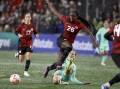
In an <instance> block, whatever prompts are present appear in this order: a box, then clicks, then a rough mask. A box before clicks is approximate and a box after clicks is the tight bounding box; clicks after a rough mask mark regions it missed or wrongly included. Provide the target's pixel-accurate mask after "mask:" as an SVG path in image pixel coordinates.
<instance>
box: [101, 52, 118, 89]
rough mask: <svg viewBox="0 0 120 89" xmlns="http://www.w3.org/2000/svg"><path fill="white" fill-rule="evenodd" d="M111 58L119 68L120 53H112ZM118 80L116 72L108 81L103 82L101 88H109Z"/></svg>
mask: <svg viewBox="0 0 120 89" xmlns="http://www.w3.org/2000/svg"><path fill="white" fill-rule="evenodd" d="M112 59H113V61H114V62H115V64H116V66H117V67H118V68H120V54H112ZM118 82H120V73H118V74H116V76H114V77H113V78H112V79H111V80H110V81H109V82H107V83H105V84H103V85H102V86H101V89H109V88H110V86H112V85H113V84H115V83H118Z"/></svg>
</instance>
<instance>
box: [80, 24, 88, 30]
mask: <svg viewBox="0 0 120 89" xmlns="http://www.w3.org/2000/svg"><path fill="white" fill-rule="evenodd" d="M79 29H87V27H86V26H85V24H83V23H80V24H79Z"/></svg>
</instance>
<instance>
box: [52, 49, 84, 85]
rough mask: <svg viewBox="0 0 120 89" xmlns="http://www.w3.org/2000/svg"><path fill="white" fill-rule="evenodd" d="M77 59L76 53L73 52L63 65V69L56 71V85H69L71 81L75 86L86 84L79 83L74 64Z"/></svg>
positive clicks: (54, 76)
mask: <svg viewBox="0 0 120 89" xmlns="http://www.w3.org/2000/svg"><path fill="white" fill-rule="evenodd" d="M75 57H76V53H75V51H71V52H70V53H69V55H68V57H67V59H66V61H65V63H63V64H62V69H60V70H57V71H55V73H54V75H53V83H54V84H69V82H70V81H71V82H72V83H74V84H84V83H82V82H81V81H79V80H78V79H77V78H76V77H75V75H76V65H75V63H74V61H75Z"/></svg>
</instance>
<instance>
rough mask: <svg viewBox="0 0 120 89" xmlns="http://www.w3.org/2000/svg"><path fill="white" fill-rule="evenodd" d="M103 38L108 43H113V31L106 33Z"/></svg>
mask: <svg viewBox="0 0 120 89" xmlns="http://www.w3.org/2000/svg"><path fill="white" fill-rule="evenodd" d="M104 37H105V38H106V39H107V40H109V41H113V40H114V37H113V30H110V31H108V32H107V33H106V34H105V35H104Z"/></svg>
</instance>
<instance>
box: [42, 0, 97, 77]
mask: <svg viewBox="0 0 120 89" xmlns="http://www.w3.org/2000/svg"><path fill="white" fill-rule="evenodd" d="M47 3H48V7H49V9H50V10H51V12H52V13H53V14H54V15H56V16H57V17H58V18H59V19H60V20H61V21H62V22H63V24H64V31H63V33H62V34H61V35H60V37H58V39H57V45H58V47H59V48H60V54H59V58H58V61H57V62H55V63H53V64H52V65H51V66H48V67H47V69H46V71H45V74H44V77H47V75H48V72H49V71H50V70H53V69H56V68H57V67H58V66H59V67H60V66H62V64H63V63H64V61H65V59H66V57H67V56H68V54H69V52H70V51H71V50H72V44H73V43H74V40H75V38H76V35H77V34H78V33H79V31H80V30H83V31H85V32H86V33H88V34H89V35H90V37H91V39H92V42H93V45H94V47H95V46H96V41H95V39H94V37H93V35H92V33H91V32H90V30H88V28H87V27H86V26H85V25H84V24H83V23H82V22H81V21H80V20H79V19H78V16H77V14H76V13H71V15H70V16H64V15H61V14H60V13H59V12H57V10H56V9H55V8H54V7H53V5H52V2H50V1H49V0H47Z"/></svg>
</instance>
